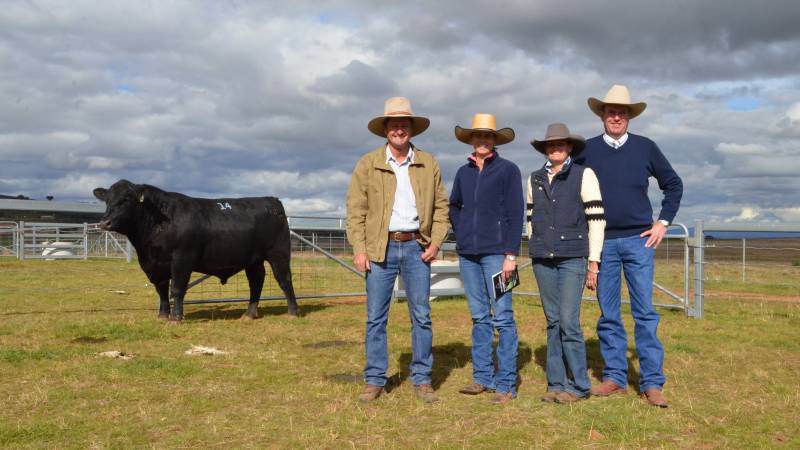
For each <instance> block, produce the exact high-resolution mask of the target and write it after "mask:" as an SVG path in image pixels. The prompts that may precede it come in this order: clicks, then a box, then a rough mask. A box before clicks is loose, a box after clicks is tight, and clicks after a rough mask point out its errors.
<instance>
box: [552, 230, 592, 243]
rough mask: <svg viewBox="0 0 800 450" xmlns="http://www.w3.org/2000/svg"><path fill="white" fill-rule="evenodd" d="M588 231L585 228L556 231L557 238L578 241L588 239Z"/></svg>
mask: <svg viewBox="0 0 800 450" xmlns="http://www.w3.org/2000/svg"><path fill="white" fill-rule="evenodd" d="M587 234H588V233H587V232H586V231H583V230H560V231H558V232H557V233H556V239H558V240H561V241H578V240H583V239H587V237H588V236H587Z"/></svg>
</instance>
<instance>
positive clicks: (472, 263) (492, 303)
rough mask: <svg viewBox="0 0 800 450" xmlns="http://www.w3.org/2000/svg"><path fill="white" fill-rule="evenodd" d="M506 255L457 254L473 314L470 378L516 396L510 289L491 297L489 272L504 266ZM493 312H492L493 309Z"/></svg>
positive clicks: (515, 353)
mask: <svg viewBox="0 0 800 450" xmlns="http://www.w3.org/2000/svg"><path fill="white" fill-rule="evenodd" d="M504 260H505V255H465V256H460V257H459V266H460V268H461V278H462V280H463V281H464V290H465V291H466V293H467V303H468V304H469V311H470V315H471V316H472V378H473V381H474V382H475V383H478V384H482V385H484V386H486V387H487V388H490V389H496V390H497V391H498V392H501V393H504V394H505V393H508V392H511V393H512V394H513V396H514V397H516V396H517V323H516V322H515V321H514V310H513V309H512V298H511V292H506V293H505V294H503V295H501V296H500V297H499V298H497V299H495V298H494V287H493V285H492V275H494V274H496V273H497V272H500V271H502V270H503V261H504ZM492 312H494V313H492ZM495 329H496V330H497V332H498V334H499V335H500V339H499V341H498V343H497V372H496V373H495V370H494V363H493V362H492V338H493V337H494V330H495Z"/></svg>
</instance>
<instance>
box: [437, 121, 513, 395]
mask: <svg viewBox="0 0 800 450" xmlns="http://www.w3.org/2000/svg"><path fill="white" fill-rule="evenodd" d="M455 134H456V139H458V140H459V141H461V142H463V143H465V144H470V145H471V146H472V148H473V150H474V151H473V152H472V154H470V155H469V156H468V158H467V159H468V161H467V163H466V164H464V165H463V166H461V168H459V169H458V173H457V174H456V179H455V181H454V182H453V191H452V193H451V194H450V222H451V223H452V226H453V231H454V232H455V235H456V250H457V251H458V254H459V266H460V269H461V278H462V280H463V281H464V290H465V291H466V294H467V302H468V304H469V310H470V314H471V316H472V375H473V376H472V378H473V383H472V384H470V385H468V386H465V387H464V388H462V389H461V390H460V391H459V392H461V393H462V394H467V395H477V394H480V393H482V392H487V391H488V392H491V391H496V392H495V394H494V395H493V396H492V398H491V401H492V402H493V403H506V402H508V401H509V400H511V399H513V398H515V397H516V395H517V324H516V322H515V321H514V310H513V309H512V302H511V292H510V291H509V292H506V293H505V294H502V295H500V296H498V297H497V298H495V295H494V286H493V284H492V276H493V275H495V274H497V273H500V272H502V273H503V275H502V276H503V277H504V279H506V278H508V277H509V276H510V275H511V274H512V273H513V272H514V271H515V270H516V256H517V254H518V253H519V244H520V241H521V238H522V236H521V235H522V223H523V222H522V221H523V215H524V208H525V205H524V203H523V199H522V177H521V175H520V171H519V168H518V167H517V166H516V165H515V164H514V163H512V162H511V161H509V160H507V159H503V158H501V157H500V155H499V154H498V152H497V148H496V146H498V145H502V144H507V143H509V142H511V141H513V140H514V130H512V129H511V128H503V129H500V130H498V129H497V121H496V119H495V117H494V116H493V115H492V114H475V115H474V116H473V118H472V128H461V127H458V126H456V129H455ZM495 329H496V330H497V331H498V333H499V335H500V339H499V342H498V345H497V370H496V371H495V367H494V363H493V361H492V338H493V337H494V330H495Z"/></svg>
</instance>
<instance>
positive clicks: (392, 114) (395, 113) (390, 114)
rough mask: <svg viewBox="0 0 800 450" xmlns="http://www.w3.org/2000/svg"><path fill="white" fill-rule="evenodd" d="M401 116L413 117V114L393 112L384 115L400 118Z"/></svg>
mask: <svg viewBox="0 0 800 450" xmlns="http://www.w3.org/2000/svg"><path fill="white" fill-rule="evenodd" d="M400 115H403V116H413V114H411V113H410V112H408V111H392V112H388V113H385V114H384V116H400Z"/></svg>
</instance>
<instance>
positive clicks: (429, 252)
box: [422, 244, 439, 263]
mask: <svg viewBox="0 0 800 450" xmlns="http://www.w3.org/2000/svg"><path fill="white" fill-rule="evenodd" d="M438 254H439V246H438V245H436V244H431V245H429V246H428V248H426V249H425V251H424V252H422V260H423V261H425V262H426V263H432V262H433V261H434V260H435V259H436V255H438Z"/></svg>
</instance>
